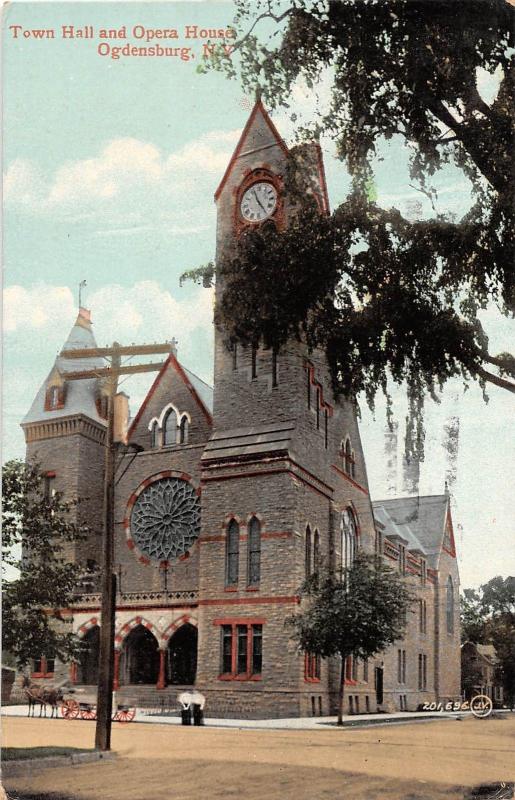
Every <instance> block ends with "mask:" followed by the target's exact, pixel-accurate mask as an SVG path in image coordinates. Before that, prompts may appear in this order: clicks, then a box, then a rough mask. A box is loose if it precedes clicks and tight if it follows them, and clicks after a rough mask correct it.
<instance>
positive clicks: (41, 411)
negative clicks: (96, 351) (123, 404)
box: [21, 308, 106, 425]
mask: <svg viewBox="0 0 515 800" xmlns="http://www.w3.org/2000/svg"><path fill="white" fill-rule="evenodd" d="M89 347H97V343H96V341H95V337H94V335H93V330H92V327H91V315H90V312H89V311H88V309H86V308H80V309H79V313H78V316H77V319H76V320H75V323H74V325H73V327H72V329H71V331H70V334H69V336H68V338H67V339H66V342H65V343H64V345H63V348H62V349H63V350H78V349H80V348H89ZM104 366H105V363H104V360H103V359H102V358H100V357H98V358H73V359H72V358H63V357H62V356H60V355H58V356H57V358H56V359H55V362H54V366H53V367H52V369H51V370H50V372H49V374H48V375H47V377H46V379H45V380H44V382H43V384H42V385H41V387H40V389H39V391H38V393H37V394H36V397H35V399H34V402H33V403H32V405H31V407H30V410H29V412H28V414H26V416H25V417H24V419H23V421H22V423H21V424H22V425H29V424H30V423H34V422H45V421H50V420H52V419H58V418H60V417H69V416H71V415H75V414H84V415H85V416H87V417H89V418H90V419H92V420H94V421H95V422H99V423H101V424H102V425H105V424H106V421H105V419H103V418H102V417H101V416H100V415H99V413H98V409H97V399H98V397H99V389H100V383H99V380H98V379H97V378H87V379H86V380H79V381H69V382H68V383H67V382H66V373H67V372H72V371H76V370H82V369H95V368H97V367H104ZM63 384H64V387H65V391H64V393H63V402H62V403H60V404H59V407H58V408H48V403H47V397H48V391H49V389H51V387H52V386H63Z"/></svg>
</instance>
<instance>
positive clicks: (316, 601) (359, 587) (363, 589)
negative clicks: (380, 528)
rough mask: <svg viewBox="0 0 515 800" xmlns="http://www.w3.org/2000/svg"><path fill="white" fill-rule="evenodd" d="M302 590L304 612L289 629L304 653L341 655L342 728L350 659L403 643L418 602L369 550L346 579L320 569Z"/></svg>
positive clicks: (347, 572)
mask: <svg viewBox="0 0 515 800" xmlns="http://www.w3.org/2000/svg"><path fill="white" fill-rule="evenodd" d="M300 591H301V596H302V599H303V602H302V609H301V611H300V612H299V613H297V614H294V615H292V616H291V617H289V618H288V619H287V620H286V624H287V625H288V626H289V627H290V628H291V629H292V638H293V639H295V641H297V642H298V644H299V647H300V648H301V649H302V650H303V651H304V652H306V653H312V654H316V655H320V656H322V657H323V658H330V657H331V656H340V658H341V679H340V682H339V707H338V724H339V725H341V724H342V715H343V696H344V668H345V659H346V658H347V657H348V656H353V657H354V658H359V659H363V660H364V659H367V658H370V657H372V656H374V655H376V654H377V653H380V652H382V651H383V650H385V649H386V648H387V647H388V645H390V644H392V643H393V642H395V641H396V640H397V639H401V638H402V637H403V635H404V629H405V626H406V616H407V612H408V610H409V609H410V607H411V605H412V604H413V602H414V600H415V598H414V596H413V595H412V593H411V591H410V589H409V587H408V586H407V584H406V581H405V580H404V579H403V578H402V576H401V575H400V574H399V573H398V572H395V571H394V570H392V569H390V568H389V567H387V566H386V564H384V562H383V560H382V559H380V558H377V557H376V556H371V555H368V554H366V553H364V552H363V551H358V553H357V554H356V558H355V559H354V562H353V563H352V565H351V566H350V567H349V568H347V569H345V570H343V574H341V575H336V574H334V573H333V572H330V571H328V570H320V572H319V573H315V574H314V575H311V576H310V577H309V578H308V579H307V580H306V581H305V582H304V584H303V586H302V587H301V590H300Z"/></svg>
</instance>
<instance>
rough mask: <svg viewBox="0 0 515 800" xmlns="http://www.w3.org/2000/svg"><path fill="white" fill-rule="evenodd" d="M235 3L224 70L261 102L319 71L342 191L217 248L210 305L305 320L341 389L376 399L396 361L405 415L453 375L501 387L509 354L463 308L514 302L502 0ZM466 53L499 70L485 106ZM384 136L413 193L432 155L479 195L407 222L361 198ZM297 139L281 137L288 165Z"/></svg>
mask: <svg viewBox="0 0 515 800" xmlns="http://www.w3.org/2000/svg"><path fill="white" fill-rule="evenodd" d="M236 5H237V10H238V15H237V25H238V28H239V40H238V42H237V43H236V52H237V58H235V57H232V58H231V60H230V62H227V61H226V68H227V72H228V74H229V75H230V76H234V75H235V74H236V68H238V69H239V71H240V76H241V79H242V82H243V85H244V87H245V88H246V89H248V90H251V89H254V88H255V87H256V86H259V89H260V92H261V94H262V96H263V99H264V101H265V103H266V104H267V105H268V106H269V107H272V108H273V107H276V106H277V105H286V104H287V103H288V99H289V94H290V91H291V88H292V86H293V84H294V82H295V81H296V80H297V79H298V78H299V77H301V78H303V79H304V80H305V81H306V83H307V85H308V87H312V86H313V85H314V84H315V83H316V81H317V79H318V77H319V75H320V73H321V71H323V70H324V69H328V70H330V71H331V74H332V75H333V76H334V77H333V84H332V101H331V105H330V109H329V111H328V112H327V113H326V114H322V116H319V118H318V119H316V121H315V123H314V126H313V129H314V132H315V134H317V133H320V132H321V131H324V132H325V133H328V134H329V135H330V136H331V137H332V138H333V139H334V140H335V141H336V143H337V147H338V152H339V154H340V157H341V159H342V160H343V161H345V163H346V166H347V169H348V170H349V172H350V173H351V175H352V176H353V190H352V192H351V194H350V196H349V197H348V199H347V200H346V202H344V203H343V204H342V205H341V206H340V207H339V208H337V209H335V210H334V211H333V213H332V214H331V215H330V216H328V217H327V218H326V217H324V218H321V217H320V216H318V215H317V213H316V211H315V209H314V207H312V206H311V207H309V206H308V207H304V208H302V209H300V208H299V210H298V214H297V216H296V217H295V218H294V219H293V221H292V223H291V226H290V229H289V230H287V231H284V232H282V233H279V232H277V231H274V230H273V229H272V228H271V226H266V225H265V226H263V227H262V228H261V229H257V230H254V231H252V232H250V233H249V234H248V235H247V236H244V237H242V238H241V239H240V240H239V241H238V242H237V243H236V244H235V247H234V249H233V250H228V252H227V254H226V256H225V258H224V262H223V263H221V264H219V269H220V273H221V275H222V276H223V278H224V295H225V296H224V298H223V300H222V307H221V309H220V310H219V321H220V322H223V323H224V324H225V325H226V326H227V327H228V330H229V337H230V338H232V339H235V338H241V339H242V340H243V341H247V342H248V341H250V340H252V341H257V340H258V339H259V338H260V337H263V338H264V339H265V342H267V344H268V345H271V344H273V345H275V346H280V344H282V343H284V342H285V340H286V337H287V335H295V336H298V337H301V336H305V337H306V339H307V341H308V343H309V344H310V346H312V347H315V346H320V347H323V348H325V349H326V351H327V353H328V356H329V360H330V364H331V368H332V374H333V380H334V384H335V388H336V390H337V391H340V392H343V393H345V394H346V395H356V394H357V393H358V392H365V393H366V396H367V399H368V401H369V403H373V398H374V396H375V394H376V392H377V391H378V389H382V390H383V391H385V392H387V384H388V380H389V379H390V377H393V379H394V381H396V382H398V383H401V382H404V381H405V382H407V384H408V389H409V393H410V400H412V401H413V411H414V412H415V410H416V412H417V413H418V414H419V416H420V410H421V405H422V400H423V397H424V396H425V394H427V393H430V394H431V393H433V392H434V390H435V388H437V387H442V386H443V384H445V382H446V381H447V380H449V379H450V378H453V377H456V376H460V377H463V378H464V380H466V381H469V380H477V381H479V383H480V384H481V385H483V386H484V384H485V381H490V382H493V383H494V384H496V385H498V386H500V387H502V388H505V389H509V390H510V391H515V383H514V382H513V380H512V379H513V378H514V377H515V367H514V364H515V360H514V358H513V356H512V355H510V354H506V353H503V354H498V355H495V354H491V353H490V352H489V350H488V339H487V337H486V335H485V334H484V331H483V330H482V328H481V325H480V322H479V320H478V316H477V315H478V311H479V310H480V309H481V308H484V307H486V305H487V304H488V303H491V302H495V303H496V304H497V305H498V306H499V308H500V309H501V311H503V312H504V313H507V312H508V311H509V310H513V308H514V303H515V297H514V292H515V271H514V269H513V265H514V260H515V250H514V239H513V229H514V224H513V223H514V221H515V217H514V208H513V189H512V184H511V181H512V172H513V170H512V163H513V161H512V160H513V141H514V131H515V103H514V102H513V100H514V99H515V98H514V94H515V92H514V81H513V74H514V69H513V63H512V59H511V57H510V47H513V45H514V43H515V41H514V20H515V9H514V8H513V7H511V6H510V5H509V3H508V2H506V0H454V2H453V3H452V4H449V2H448V0H433V2H431V3H428V2H426V0H381V2H377V0H361V2H356V1H355V0H338V2H335V1H334V0H330V1H329V2H328V3H319V2H314V0H296V1H295V2H292V3H291V4H290V5H289V6H285V4H284V3H278V2H277V3H275V2H273V0H252V2H250V0H237V3H236ZM260 24H261V25H264V26H265V28H264V33H262V38H261V39H260V38H258V37H259V32H260V31H261V30H262V29H261V28H260V27H259V26H260ZM270 28H272V32H273V35H271V36H270V37H269V39H268V41H267V38H266V36H267V35H268V34H267V32H268V33H270ZM222 62H223V59H222ZM222 62H221V61H220V60H219V61H217V62H216V64H215V66H216V67H217V68H222V66H223V64H222ZM480 69H482V70H485V71H486V72H488V73H490V74H492V73H493V72H494V71H495V70H499V71H500V74H501V85H500V89H499V91H498V94H497V97H496V99H495V100H494V101H493V102H492V103H490V105H488V104H487V103H486V102H485V101H484V100H483V99H482V97H481V95H480V94H479V91H478V70H480ZM310 133H313V130H312V131H311V132H310ZM392 136H401V137H402V138H404V139H405V141H406V143H407V144H408V146H409V148H410V151H411V153H412V156H411V174H412V178H413V179H414V180H416V181H418V183H419V186H420V188H421V190H422V191H424V192H425V193H426V194H431V192H432V190H431V188H430V186H429V184H428V183H427V181H428V180H429V179H430V177H431V175H433V174H434V173H435V171H436V170H438V169H440V168H441V167H442V166H444V165H445V164H454V165H456V166H458V167H459V168H460V169H462V170H463V171H464V173H465V174H466V175H467V177H468V178H469V179H470V181H471V182H472V185H473V187H474V191H475V195H476V199H475V202H474V205H473V206H472V208H471V209H470V211H469V212H468V213H467V214H466V215H465V217H464V218H463V219H462V220H461V221H460V222H459V223H456V222H455V221H452V220H451V219H450V218H445V217H444V216H442V215H437V216H436V217H434V218H433V219H429V220H422V221H416V222H410V221H408V220H406V219H404V218H403V217H402V215H401V214H400V212H399V211H397V210H395V209H390V210H387V209H383V208H380V207H379V206H378V205H377V204H376V203H375V200H374V192H373V185H374V184H373V170H372V162H373V158H374V156H375V155H376V154H377V152H378V147H379V145H380V142H381V141H382V140H384V139H390V138H391V137H392ZM301 155H302V153H300V152H294V153H292V163H293V162H295V163H293V166H292V165H290V172H291V171H295V169H297V173H298V172H299V171H300V170H299V169H298V167H299V164H300V165H301V164H302V159H301ZM287 188H288V189H290V188H291V187H290V186H288V187H287ZM299 196H301V194H300V195H299ZM304 196H305V194H304ZM486 367H494V372H491V371H490V370H489V369H487V368H486ZM415 416H416V415H415V414H414V418H415ZM420 434H421V431H419V432H418V434H417V436H418V438H419V440H420Z"/></svg>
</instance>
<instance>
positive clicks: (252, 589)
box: [245, 586, 260, 592]
mask: <svg viewBox="0 0 515 800" xmlns="http://www.w3.org/2000/svg"><path fill="white" fill-rule="evenodd" d="M259 590H260V587H259V586H247V588H246V589H245V591H246V592H259Z"/></svg>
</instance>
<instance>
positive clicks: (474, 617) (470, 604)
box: [460, 589, 487, 644]
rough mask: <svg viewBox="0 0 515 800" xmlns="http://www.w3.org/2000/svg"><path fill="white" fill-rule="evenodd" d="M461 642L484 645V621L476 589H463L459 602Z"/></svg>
mask: <svg viewBox="0 0 515 800" xmlns="http://www.w3.org/2000/svg"><path fill="white" fill-rule="evenodd" d="M460 616H461V642H462V644H465V642H474V644H485V637H486V635H487V634H486V625H485V623H486V619H485V614H484V611H483V607H482V604H481V596H480V594H479V592H478V591H476V589H464V591H463V594H462V596H461V602H460Z"/></svg>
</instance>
